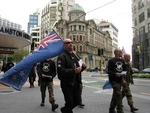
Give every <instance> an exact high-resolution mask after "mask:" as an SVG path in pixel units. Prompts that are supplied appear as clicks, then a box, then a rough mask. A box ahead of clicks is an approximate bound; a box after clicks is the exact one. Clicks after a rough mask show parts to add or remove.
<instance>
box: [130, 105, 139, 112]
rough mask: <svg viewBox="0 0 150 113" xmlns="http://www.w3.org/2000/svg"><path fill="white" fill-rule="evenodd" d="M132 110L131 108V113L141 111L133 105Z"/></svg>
mask: <svg viewBox="0 0 150 113" xmlns="http://www.w3.org/2000/svg"><path fill="white" fill-rule="evenodd" d="M130 108H131V112H134V111H138V110H139V109H138V108H136V107H134V106H133V105H131V106H130Z"/></svg>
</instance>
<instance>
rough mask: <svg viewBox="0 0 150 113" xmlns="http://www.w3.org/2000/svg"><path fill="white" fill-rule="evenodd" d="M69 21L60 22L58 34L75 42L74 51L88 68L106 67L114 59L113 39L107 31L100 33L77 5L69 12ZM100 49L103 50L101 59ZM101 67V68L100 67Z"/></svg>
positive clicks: (92, 21) (57, 26) (62, 20)
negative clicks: (109, 60)
mask: <svg viewBox="0 0 150 113" xmlns="http://www.w3.org/2000/svg"><path fill="white" fill-rule="evenodd" d="M68 16H69V20H64V19H61V20H59V21H58V23H57V25H56V28H57V32H58V34H59V35H60V37H62V38H63V39H65V38H70V39H71V40H72V41H73V50H74V51H76V52H77V53H78V54H79V55H80V56H81V57H82V60H83V61H84V62H85V63H86V64H87V67H99V66H100V62H101V64H103V66H102V67H105V66H106V63H107V60H108V59H109V58H111V57H112V39H111V37H110V35H109V33H108V32H107V31H105V32H103V31H99V30H98V29H97V26H96V23H95V22H94V20H86V19H85V17H86V13H85V11H84V9H83V8H82V7H81V6H79V5H78V4H75V5H74V6H73V7H72V8H71V9H70V11H69V12H68ZM98 49H101V50H103V54H102V55H101V57H100V56H99V55H98ZM100 67H101V66H100Z"/></svg>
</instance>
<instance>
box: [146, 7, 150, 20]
mask: <svg viewBox="0 0 150 113" xmlns="http://www.w3.org/2000/svg"><path fill="white" fill-rule="evenodd" d="M147 17H148V18H149V17H150V8H148V9H147Z"/></svg>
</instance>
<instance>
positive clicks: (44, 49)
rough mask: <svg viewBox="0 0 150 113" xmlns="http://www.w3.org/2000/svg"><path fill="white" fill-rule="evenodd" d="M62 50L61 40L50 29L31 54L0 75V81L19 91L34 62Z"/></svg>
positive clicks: (52, 55) (53, 55)
mask: <svg viewBox="0 0 150 113" xmlns="http://www.w3.org/2000/svg"><path fill="white" fill-rule="evenodd" d="M63 50H64V48H63V41H62V40H61V39H60V37H59V36H58V35H57V33H56V32H54V31H52V32H51V33H50V34H49V35H48V36H47V37H45V38H44V39H43V40H42V41H41V42H40V44H39V45H38V47H37V48H36V49H35V50H34V51H33V52H32V53H31V54H29V55H28V56H27V57H26V58H24V59H23V60H21V61H20V62H19V63H18V64H16V65H15V66H14V67H12V68H11V69H9V70H8V71H7V72H5V73H4V74H3V75H2V76H0V83H2V84H4V85H7V86H10V87H13V88H14V89H16V90H19V91H20V90H21V88H22V86H23V85H24V84H25V82H26V81H27V78H28V75H29V73H30V71H31V69H32V67H33V66H34V64H36V63H38V62H41V61H43V60H45V59H48V58H52V57H55V56H57V55H59V54H60V53H61V52H62V51H63Z"/></svg>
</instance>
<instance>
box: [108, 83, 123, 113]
mask: <svg viewBox="0 0 150 113" xmlns="http://www.w3.org/2000/svg"><path fill="white" fill-rule="evenodd" d="M111 85H112V87H113V94H112V99H111V103H110V108H109V109H110V110H114V109H115V108H116V107H117V113H124V112H123V110H122V92H121V90H122V83H117V82H112V83H111Z"/></svg>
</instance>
